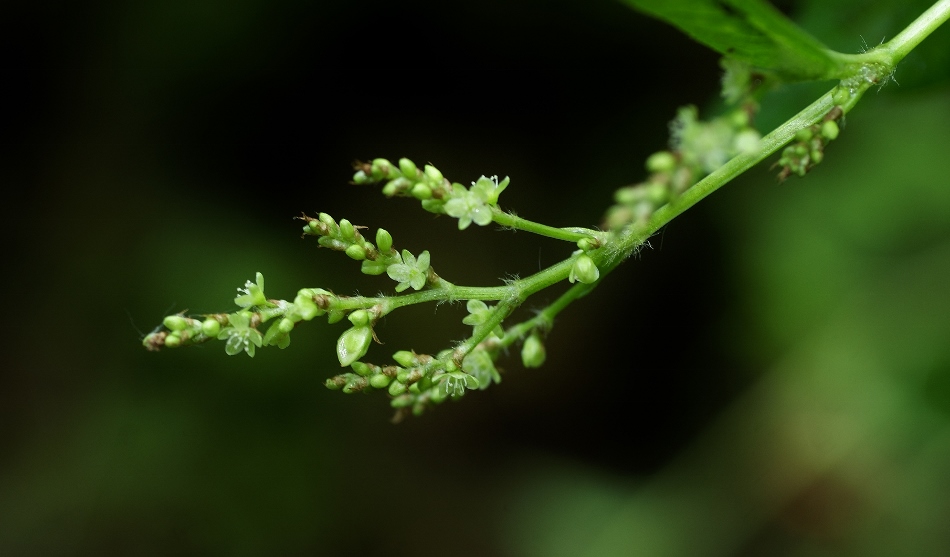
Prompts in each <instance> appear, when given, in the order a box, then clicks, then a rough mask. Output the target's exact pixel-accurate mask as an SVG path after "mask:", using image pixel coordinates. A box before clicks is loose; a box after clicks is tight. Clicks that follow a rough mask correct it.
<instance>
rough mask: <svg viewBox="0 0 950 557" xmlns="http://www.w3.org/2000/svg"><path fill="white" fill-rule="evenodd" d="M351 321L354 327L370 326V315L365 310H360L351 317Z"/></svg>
mask: <svg viewBox="0 0 950 557" xmlns="http://www.w3.org/2000/svg"><path fill="white" fill-rule="evenodd" d="M349 320H350V323H352V324H353V326H354V327H365V326H366V325H369V321H370V315H369V312H368V311H366V310H365V309H358V310H356V311H354V312H353V313H351V314H350V315H349Z"/></svg>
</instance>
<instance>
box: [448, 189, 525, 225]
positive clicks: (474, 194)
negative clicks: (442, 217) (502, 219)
mask: <svg viewBox="0 0 950 557" xmlns="http://www.w3.org/2000/svg"><path fill="white" fill-rule="evenodd" d="M508 182H509V179H508V178H505V179H504V180H502V181H501V183H499V182H498V176H492V177H491V178H487V177H485V176H482V177H481V178H479V179H478V181H477V182H472V187H471V188H470V189H465V188H464V187H463V186H462V185H461V184H453V185H452V197H451V198H450V199H449V200H448V201H446V202H445V213H446V214H447V215H449V216H450V217H455V218H457V219H459V230H465V229H466V228H468V226H469V225H470V224H472V222H474V223H475V224H477V225H479V226H485V225H486V224H488V223H490V222H491V221H492V210H491V208H492V206H494V205H496V204H497V203H498V196H499V195H501V192H502V191H504V189H505V188H506V187H508Z"/></svg>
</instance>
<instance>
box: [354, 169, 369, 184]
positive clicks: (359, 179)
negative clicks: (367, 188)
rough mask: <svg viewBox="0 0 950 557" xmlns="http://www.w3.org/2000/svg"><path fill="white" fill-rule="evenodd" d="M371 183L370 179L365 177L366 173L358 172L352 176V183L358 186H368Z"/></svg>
mask: <svg viewBox="0 0 950 557" xmlns="http://www.w3.org/2000/svg"><path fill="white" fill-rule="evenodd" d="M370 182H372V179H371V178H370V177H369V176H367V175H366V172H363V171H362V170H358V171H357V172H356V174H354V175H353V183H354V184H358V185H363V184H368V183H370Z"/></svg>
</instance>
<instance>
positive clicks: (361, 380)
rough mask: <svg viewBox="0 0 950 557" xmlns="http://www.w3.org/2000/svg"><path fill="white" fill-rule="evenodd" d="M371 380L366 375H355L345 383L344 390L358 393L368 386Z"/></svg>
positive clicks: (348, 392)
mask: <svg viewBox="0 0 950 557" xmlns="http://www.w3.org/2000/svg"><path fill="white" fill-rule="evenodd" d="M368 384H369V382H368V381H367V380H366V378H365V377H353V378H351V379H350V380H349V381H347V382H346V385H343V392H344V393H346V394H348V395H349V394H353V393H358V392H360V391H362V390H363V389H365V388H366V386H367V385H368Z"/></svg>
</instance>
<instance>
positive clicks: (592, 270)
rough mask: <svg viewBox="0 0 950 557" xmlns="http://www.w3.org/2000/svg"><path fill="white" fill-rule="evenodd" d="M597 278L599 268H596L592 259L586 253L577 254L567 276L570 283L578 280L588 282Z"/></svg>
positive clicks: (598, 276)
mask: <svg viewBox="0 0 950 557" xmlns="http://www.w3.org/2000/svg"><path fill="white" fill-rule="evenodd" d="M599 278H600V269H598V268H597V265H595V264H594V260H593V259H591V258H590V256H589V255H587V254H582V255H579V256H578V257H577V259H575V260H574V265H573V266H572V267H571V273H570V275H569V276H568V280H569V281H571V282H572V283H573V282H574V281H580V282H583V283H584V284H590V283H592V282H595V281H596V280H597V279H599Z"/></svg>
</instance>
